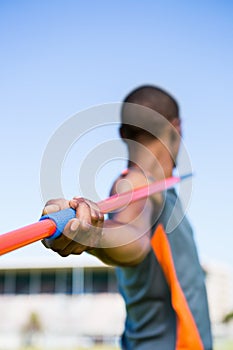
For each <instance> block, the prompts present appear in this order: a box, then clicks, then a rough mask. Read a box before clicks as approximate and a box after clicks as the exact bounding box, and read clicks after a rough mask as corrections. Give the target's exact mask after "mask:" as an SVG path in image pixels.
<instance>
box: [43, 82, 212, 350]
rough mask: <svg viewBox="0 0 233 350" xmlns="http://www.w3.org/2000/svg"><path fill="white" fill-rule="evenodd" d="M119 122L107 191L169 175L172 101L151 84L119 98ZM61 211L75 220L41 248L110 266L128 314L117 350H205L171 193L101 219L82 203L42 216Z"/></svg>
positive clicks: (176, 121) (193, 277)
mask: <svg viewBox="0 0 233 350" xmlns="http://www.w3.org/2000/svg"><path fill="white" fill-rule="evenodd" d="M121 117H122V125H121V128H120V134H121V137H122V139H123V141H124V142H126V144H127V147H128V152H129V162H128V169H127V171H125V172H124V173H123V174H122V175H120V176H119V178H118V179H117V180H116V181H115V183H114V184H113V187H112V191H111V193H112V194H114V193H121V192H125V191H128V190H130V189H133V188H137V187H141V186H144V185H147V184H148V183H150V182H151V181H155V180H161V179H164V178H167V177H170V176H172V172H173V169H174V167H175V164H176V158H177V155H178V151H179V145H180V139H181V120H180V117H179V108H178V104H177V102H176V101H175V100H174V98H173V97H172V96H170V95H169V94H168V93H167V92H166V91H164V90H162V89H160V88H157V87H154V86H142V87H139V88H137V89H135V90H134V91H132V92H131V93H130V94H129V95H128V96H127V97H126V99H125V100H124V103H123V107H122V115H121ZM68 206H70V207H72V208H74V209H76V217H77V218H75V219H73V220H70V222H68V224H67V225H66V227H65V229H64V232H63V235H61V237H59V238H57V239H55V240H52V241H51V240H50V241H44V244H45V245H46V246H47V247H49V248H51V249H53V250H54V251H56V252H58V253H59V254H60V255H61V256H67V255H69V254H81V253H82V252H83V251H87V252H89V253H90V254H93V255H95V256H97V257H98V258H100V259H101V260H102V261H103V262H105V263H107V264H112V265H116V266H117V268H116V273H117V278H118V283H119V290H120V293H121V294H122V296H123V298H124V300H125V304H126V311H127V317H126V323H125V331H124V334H123V336H122V348H123V349H127V350H130V349H133V350H152V349H159V350H174V349H179V350H181V349H182V350H184V349H187V350H189V349H190V350H191V349H193V350H200V349H205V350H210V349H212V339H211V331H210V322H209V315H208V305H207V297H206V290H205V284H204V276H203V272H202V269H201V266H200V263H199V260H198V255H197V251H196V246H195V243H194V240H193V233H192V229H191V227H190V225H189V223H188V221H187V219H186V218H185V216H184V214H183V211H182V206H181V204H180V201H179V199H178V198H177V195H176V192H175V191H174V190H168V191H167V192H166V193H163V194H156V195H154V196H151V197H150V198H147V199H143V200H139V201H137V202H134V203H129V204H128V205H127V206H126V207H125V208H123V209H122V210H120V211H117V212H115V213H111V215H110V219H109V220H106V221H104V220H103V215H102V214H101V213H100V211H99V210H98V207H97V205H96V204H94V203H92V202H90V201H88V200H85V199H83V198H76V197H75V198H73V199H72V200H71V201H66V200H53V201H50V202H48V203H47V205H46V207H45V209H44V212H45V213H48V212H53V211H56V210H61V209H64V208H66V207H68ZM90 224H91V225H92V228H91V229H90ZM100 232H101V235H100ZM91 236H92V237H93V240H94V238H95V237H101V238H100V243H99V245H98V244H97V245H95V247H93V246H90V244H88V241H85V237H91ZM82 238H84V240H82Z"/></svg>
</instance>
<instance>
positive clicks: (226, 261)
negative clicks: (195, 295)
mask: <svg viewBox="0 0 233 350" xmlns="http://www.w3.org/2000/svg"><path fill="white" fill-rule="evenodd" d="M232 16H233V3H232V2H231V1H226V0H223V1H221V2H220V1H210V0H205V1H200V0H197V1H193V0H192V1H189V2H187V1H184V0H178V1H172V0H163V1H162V0H158V1H153V0H145V1H132V0H126V1H123V0H118V1H111V2H109V1H106V0H98V1H95V2H93V1H90V0H86V1H79V0H76V1H75V0H66V1H65V0H50V1H45V0H34V1H29V0H21V1H16V0H10V1H7V0H1V1H0V45H1V55H0V116H1V128H0V152H1V174H0V178H1V181H0V193H1V204H0V206H1V207H0V209H1V220H0V233H5V232H7V231H10V230H13V229H15V228H18V227H21V226H25V225H27V224H29V223H32V222H35V221H37V220H38V218H39V217H40V213H41V210H42V208H43V206H44V200H43V198H42V196H41V184H40V172H41V161H42V158H43V155H44V152H45V150H46V147H47V144H48V142H49V140H50V139H51V137H53V135H54V133H55V131H56V130H57V129H59V127H61V125H63V123H64V122H65V121H67V120H68V118H69V117H71V116H73V115H75V114H76V113H80V111H83V110H86V109H89V108H92V107H93V106H96V105H101V104H106V103H108V104H109V103H115V102H121V101H122V99H123V98H124V97H125V95H126V94H127V93H128V92H129V91H130V90H132V89H133V88H135V87H137V86H138V85H142V84H154V85H158V86H160V87H162V88H164V89H166V90H168V91H169V92H170V93H171V94H173V95H174V96H175V97H176V98H177V99H178V101H179V103H180V108H181V118H182V120H183V135H184V142H185V145H186V148H187V151H188V153H189V157H190V159H191V163H192V167H193V171H194V173H195V176H194V178H193V188H192V196H191V200H190V202H189V205H188V216H189V218H190V220H191V223H192V225H193V227H194V230H195V239H196V242H197V245H198V250H199V255H200V259H201V262H202V266H203V269H204V271H205V273H206V281H207V290H208V296H209V304H210V313H211V321H212V325H213V333H214V337H215V348H216V349H217V350H219V349H220V350H221V349H224V350H225V349H233V342H232V339H233V325H232V321H231V320H232V316H233V287H232V280H233V279H232V276H233V275H232V266H233V255H232V246H233V229H232V213H231V210H232V205H231V203H232V184H231V176H232V170H233V162H232V150H233V137H232V127H233V122H232V119H233V118H232V117H233V104H232V81H233V69H232V61H233V21H232ZM96 135H98V144H101V142H105V140H106V137H108V139H116V138H118V125H117V124H112V125H108V128H107V131H106V130H105V129H104V130H102V129H101V128H99V129H98V130H96ZM95 137H97V136H94V137H93V134H90V135H87V136H86V139H85V140H84V141H83V142H81V143H78V142H79V141H78V142H77V144H76V145H74V147H73V148H72V149H70V152H69V154H67V157H66V159H65V160H64V162H63V169H62V185H63V192H64V196H65V197H67V198H69V197H70V196H73V195H78V194H79V192H80V188H79V184H78V182H79V181H78V173H79V169H80V164H79V157H85V154H86V153H85V152H87V149H88V145H89V146H90V144H91V142H93V140H94V141H95ZM91 147H93V146H91ZM124 152H125V150H124V149H123V150H122V154H124ZM77 153H79V154H77ZM181 161H182V159H181ZM123 166H125V163H124V156H121V159H120V161H119V160H118V161H117V162H116V163H114V162H113V163H109V164H106V165H105V167H104V169H102V173H101V176H99V177H97V178H96V179H93V181H95V182H96V187H97V190H98V194H99V197H100V198H102V199H103V198H105V197H107V196H108V193H109V189H110V186H111V183H112V181H113V179H114V178H115V177H116V176H117V174H118V173H119V171H120V170H121V169H122V167H123ZM0 310H1V317H0V349H4V350H7V349H20V348H35V347H36V348H39V349H57V350H58V349H79V348H80V349H81V348H91V347H92V346H98V348H99V347H100V346H101V347H103V346H107V347H108V348H117V346H118V339H119V335H120V334H121V332H122V329H123V326H124V317H125V311H124V305H123V302H122V300H121V298H120V296H119V295H118V293H117V286H116V281H115V276H114V270H113V269H112V268H109V267H106V266H105V265H103V264H101V263H100V262H99V261H98V260H97V259H95V258H90V257H89V256H87V255H82V256H80V257H68V258H66V259H62V258H60V257H58V256H56V255H55V254H54V253H52V252H50V251H48V250H46V249H45V248H44V247H43V246H42V244H41V243H40V242H38V243H34V244H32V245H30V246H28V247H25V248H22V249H20V250H18V251H15V252H12V253H10V254H7V255H4V256H2V257H1V258H0Z"/></svg>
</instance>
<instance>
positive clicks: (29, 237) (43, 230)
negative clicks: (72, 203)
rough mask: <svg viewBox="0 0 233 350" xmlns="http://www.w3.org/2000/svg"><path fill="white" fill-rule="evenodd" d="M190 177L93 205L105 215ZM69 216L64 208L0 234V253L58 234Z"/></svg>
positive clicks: (69, 211)
mask: <svg viewBox="0 0 233 350" xmlns="http://www.w3.org/2000/svg"><path fill="white" fill-rule="evenodd" d="M190 176H192V174H187V175H183V176H180V177H176V176H175V177H169V178H166V179H164V180H161V181H155V182H153V183H151V184H149V185H146V186H143V187H139V188H136V189H134V190H132V191H127V192H123V193H120V194H115V195H113V196H111V197H109V198H106V199H105V200H102V201H100V202H98V203H97V205H98V207H99V209H100V211H101V212H102V213H103V214H107V213H110V212H113V211H114V210H117V209H120V208H122V207H124V206H126V205H128V204H129V203H132V202H135V201H137V200H139V199H143V198H146V197H149V196H151V195H153V194H155V193H159V192H163V191H165V190H167V189H169V188H171V187H173V186H174V185H176V184H177V183H179V182H180V181H182V180H184V179H186V178H188V177H190ZM73 218H75V210H74V209H72V208H68V209H64V210H61V211H58V212H55V213H51V214H48V215H44V216H42V217H41V218H40V221H39V222H36V223H34V224H31V225H28V226H25V227H22V228H19V229H17V230H14V231H10V232H7V233H5V234H2V235H0V255H3V254H6V253H8V252H11V251H13V250H15V249H18V248H21V247H24V246H26V245H28V244H31V243H33V242H36V241H39V240H41V239H44V238H49V239H54V238H57V237H59V236H60V235H61V234H62V232H63V230H64V227H65V225H66V224H67V222H68V221H69V220H71V219H73Z"/></svg>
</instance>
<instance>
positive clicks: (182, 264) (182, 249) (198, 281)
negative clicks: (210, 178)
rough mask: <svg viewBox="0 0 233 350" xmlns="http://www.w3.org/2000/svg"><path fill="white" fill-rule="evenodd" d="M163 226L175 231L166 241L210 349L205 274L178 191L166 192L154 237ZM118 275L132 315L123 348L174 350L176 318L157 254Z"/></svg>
mask: <svg viewBox="0 0 233 350" xmlns="http://www.w3.org/2000/svg"><path fill="white" fill-rule="evenodd" d="M159 224H162V225H163V227H164V229H165V230H166V229H167V230H168V231H169V232H170V231H171V232H170V233H169V234H167V238H168V241H169V245H170V249H171V252H172V258H173V264H174V266H175V270H176V275H177V278H178V281H179V284H180V286H181V288H182V291H183V293H184V296H185V298H186V301H187V303H188V306H189V309H190V311H191V313H192V316H193V318H194V320H195V324H196V326H197V329H198V332H199V335H200V338H201V341H202V343H203V349H205V350H211V349H212V337H211V330H210V321H209V313H208V304H207V296H206V289H205V283H204V274H203V271H202V269H201V266H200V263H199V259H198V255H197V250H196V246H195V242H194V239H193V232H192V228H191V226H190V224H189V222H188V220H187V218H186V217H185V216H184V215H183V210H182V206H181V203H180V201H179V199H178V197H177V195H176V192H175V190H173V189H172V190H168V191H167V192H166V193H165V202H164V207H163V210H162V212H161V215H160V216H159V219H157V221H156V223H154V224H153V229H152V233H153V232H154V230H155V229H156V227H157V226H158V225H159ZM116 275H117V278H118V284H119V291H120V293H121V294H122V296H123V298H124V300H125V304H126V311H127V317H126V322H125V331H124V334H123V335H122V348H123V349H127V350H131V349H132V350H153V349H155V350H175V349H176V339H177V338H176V335H177V320H176V313H175V311H174V309H173V307H172V303H171V293H170V288H169V286H168V283H167V281H166V278H165V275H164V273H163V270H162V268H161V266H160V264H159V262H158V260H157V258H156V255H155V253H154V252H153V250H152V249H151V251H150V252H149V254H148V255H147V256H146V258H145V259H144V260H143V261H142V262H141V263H140V264H138V265H137V266H133V267H118V268H116ZM187 350H189V349H187ZM190 350H191V349H190ZM193 350H194V349H193Z"/></svg>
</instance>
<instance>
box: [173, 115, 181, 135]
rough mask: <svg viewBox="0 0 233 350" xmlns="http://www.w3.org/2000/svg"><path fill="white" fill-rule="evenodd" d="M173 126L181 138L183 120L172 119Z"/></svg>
mask: <svg viewBox="0 0 233 350" xmlns="http://www.w3.org/2000/svg"><path fill="white" fill-rule="evenodd" d="M171 124H172V126H173V127H174V128H175V130H176V131H177V132H178V134H179V135H180V136H181V120H180V119H179V118H174V119H172V121H171Z"/></svg>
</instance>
